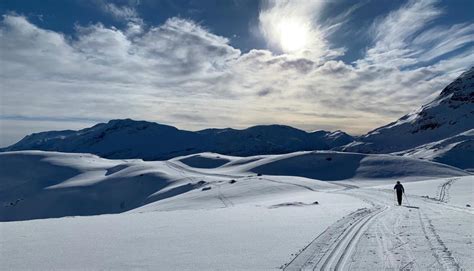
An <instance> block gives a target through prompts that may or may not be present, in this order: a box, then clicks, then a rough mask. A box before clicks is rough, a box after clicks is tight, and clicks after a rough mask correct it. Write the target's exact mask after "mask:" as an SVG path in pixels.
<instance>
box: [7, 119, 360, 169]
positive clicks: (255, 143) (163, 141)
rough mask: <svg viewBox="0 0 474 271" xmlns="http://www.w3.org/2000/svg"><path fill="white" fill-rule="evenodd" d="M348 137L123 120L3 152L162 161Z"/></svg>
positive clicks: (324, 145)
mask: <svg viewBox="0 0 474 271" xmlns="http://www.w3.org/2000/svg"><path fill="white" fill-rule="evenodd" d="M352 141H353V138H352V137H351V136H349V135H348V134H345V133H343V132H341V131H336V132H327V131H316V132H311V133H308V132H305V131H302V130H299V129H295V128H292V127H289V126H283V125H261V126H254V127H250V128H247V129H244V130H235V129H207V130H202V131H198V132H190V131H184V130H179V129H177V128H175V127H172V126H167V125H161V124H157V123H153V122H146V121H134V120H130V119H124V120H111V121H109V122H108V123H100V124H97V125H95V126H93V127H91V128H86V129H83V130H79V131H70V130H67V131H52V132H42V133H35V134H31V135H28V136H26V137H25V138H23V139H22V140H20V141H19V142H18V143H16V144H13V145H12V146H10V147H7V148H4V149H3V151H18V150H44V151H60V152H73V153H92V154H96V155H99V156H101V157H104V158H112V159H134V158H141V159H144V160H167V159H170V158H173V157H177V156H182V155H188V154H194V153H200V152H216V153H221V154H229V155H240V156H250V155H257V154H278V153H289V152H295V151H305V150H306V151H308V150H328V149H331V148H334V147H338V146H342V145H345V144H348V143H349V142H352Z"/></svg>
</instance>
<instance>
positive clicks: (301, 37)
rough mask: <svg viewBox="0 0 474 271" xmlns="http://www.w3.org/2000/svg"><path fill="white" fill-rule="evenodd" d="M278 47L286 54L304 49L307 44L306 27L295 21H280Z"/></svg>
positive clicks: (307, 31)
mask: <svg viewBox="0 0 474 271" xmlns="http://www.w3.org/2000/svg"><path fill="white" fill-rule="evenodd" d="M278 32H279V34H280V46H281V49H282V50H283V51H284V52H286V53H291V52H295V51H299V50H302V49H305V47H306V46H307V43H308V36H309V29H308V26H307V25H305V24H304V23H302V22H298V21H296V20H282V21H281V22H280V23H279V25H278Z"/></svg>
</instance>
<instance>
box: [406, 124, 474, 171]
mask: <svg viewBox="0 0 474 271" xmlns="http://www.w3.org/2000/svg"><path fill="white" fill-rule="evenodd" d="M400 154H402V155H404V156H408V157H413V158H418V159H425V160H430V161H436V162H440V163H443V164H447V165H452V166H455V167H458V168H462V169H467V170H474V129H471V130H468V131H466V132H463V133H460V134H458V135H455V136H452V137H449V138H446V139H443V140H440V141H435V142H431V143H428V144H425V145H421V146H418V147H416V148H413V149H409V150H406V151H404V152H401V153H400Z"/></svg>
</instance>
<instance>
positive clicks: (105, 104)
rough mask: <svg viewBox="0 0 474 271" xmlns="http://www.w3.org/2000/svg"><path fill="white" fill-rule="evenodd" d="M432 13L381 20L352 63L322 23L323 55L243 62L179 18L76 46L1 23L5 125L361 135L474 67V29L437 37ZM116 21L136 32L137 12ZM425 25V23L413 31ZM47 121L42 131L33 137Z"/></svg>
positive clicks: (423, 7)
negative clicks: (109, 124) (108, 122)
mask: <svg viewBox="0 0 474 271" xmlns="http://www.w3.org/2000/svg"><path fill="white" fill-rule="evenodd" d="M308 2H309V1H291V2H285V1H281V2H278V3H279V4H278V3H276V2H274V3H273V2H272V3H271V2H268V6H265V7H264V9H263V12H267V13H266V14H267V15H268V16H269V17H268V18H267V19H268V20H269V21H272V20H273V19H274V17H273V16H275V14H280V16H297V15H298V14H303V15H304V16H307V18H309V16H313V15H312V14H313V13H314V12H316V14H317V13H318V12H319V11H318V10H319V9H321V8H323V6H318V5H324V4H318V5H316V4H315V6H314V7H313V6H311V5H310V4H308ZM435 4H436V3H435V2H433V1H417V2H414V1H410V2H408V3H407V4H406V5H403V6H402V7H401V8H400V9H398V10H396V11H392V12H391V13H389V14H388V15H386V16H384V17H380V18H378V19H377V20H376V21H375V22H374V24H373V26H372V28H371V29H372V33H373V35H372V38H373V43H372V44H371V45H370V46H369V47H368V48H367V50H366V53H365V56H364V57H363V58H361V59H359V60H357V61H356V62H355V63H345V62H343V61H341V60H337V58H334V56H335V55H337V52H338V51H337V50H335V51H334V49H332V45H331V43H330V39H329V38H328V36H327V35H326V29H328V28H327V27H326V26H322V25H316V24H314V22H315V20H311V22H312V23H311V26H310V27H311V30H310V31H316V32H312V33H315V34H318V35H319V34H321V35H320V36H318V37H317V40H318V42H319V43H318V42H316V43H315V45H316V46H315V47H311V48H312V49H311V50H314V51H311V52H309V53H308V52H294V53H278V52H276V51H271V50H256V49H254V50H250V51H249V52H246V53H242V52H241V51H240V50H238V49H236V48H234V47H233V46H231V45H230V41H229V39H228V38H226V37H223V36H219V35H216V34H213V33H212V32H211V31H210V30H208V29H206V28H205V27H203V26H201V25H199V24H197V23H196V22H193V21H191V20H186V19H182V18H176V17H174V18H170V19H168V20H167V21H166V22H164V23H163V24H161V25H156V26H155V25H146V24H144V23H143V24H141V25H140V31H135V32H131V31H130V27H129V26H130V25H129V24H127V25H125V27H124V28H122V29H121V28H116V27H107V26H104V25H103V24H100V23H97V24H90V25H85V26H81V25H78V26H76V32H75V33H74V34H73V35H71V36H69V35H64V34H62V33H59V32H55V31H51V30H47V29H43V28H40V27H38V26H36V25H34V24H32V23H31V22H30V21H29V20H28V19H27V18H26V17H24V16H20V15H14V14H9V15H4V16H3V20H2V21H1V22H0V51H1V52H8V54H6V53H4V54H1V55H0V58H1V62H2V69H0V80H1V81H2V84H1V85H0V88H1V97H0V98H1V115H2V116H7V117H8V116H15V118H14V119H12V118H0V125H2V127H8V129H11V128H12V127H15V123H18V127H21V129H20V128H18V129H19V130H18V131H21V132H25V131H28V132H31V129H30V130H28V129H26V128H25V127H38V129H39V127H41V128H42V129H44V127H45V125H46V123H48V125H50V124H51V127H52V128H57V127H58V123H59V122H58V121H52V120H58V119H60V120H66V122H67V120H68V119H69V120H72V121H71V123H70V124H68V125H67V126H68V127H75V126H74V125H73V123H72V122H74V123H76V126H77V123H79V122H80V123H81V125H85V123H88V122H89V120H90V124H93V123H92V122H93V120H95V119H116V118H134V119H146V120H153V121H158V122H161V123H166V124H171V125H175V126H178V127H180V128H184V129H196V130H197V129H202V128H207V127H229V126H231V127H234V128H244V127H247V126H251V125H255V124H271V123H281V124H289V125H292V126H296V127H299V128H302V129H306V130H316V129H331V130H334V129H342V130H345V131H348V132H351V133H354V134H360V133H363V132H366V131H368V130H371V129H373V128H375V127H377V126H379V125H383V124H386V123H387V122H389V121H392V120H394V119H396V118H398V117H400V116H401V115H403V114H405V113H407V112H408V111H410V110H412V109H415V108H417V107H418V106H419V105H420V104H421V103H422V102H426V101H428V99H430V98H432V97H433V95H435V94H436V93H438V92H439V91H440V90H441V89H442V88H443V87H444V86H445V85H446V84H447V83H449V82H450V81H451V80H453V79H454V78H455V77H456V76H457V75H459V74H460V73H461V72H462V71H463V70H464V69H466V68H467V67H469V66H470V65H472V63H474V46H472V39H471V37H472V34H473V29H472V28H473V26H472V24H469V23H464V24H463V23H461V24H456V25H451V26H445V25H440V24H438V25H433V24H432V22H433V21H434V20H436V18H437V16H439V14H442V10H441V9H439V8H438V7H436V5H435ZM298 5H301V6H298ZM308 5H309V6H308ZM275 8H277V9H275ZM310 8H311V9H310ZM306 9H308V10H306ZM111 10H113V9H111ZM276 11H278V12H280V13H278V12H276ZM110 12H111V13H113V12H116V13H117V15H116V16H117V18H121V19H122V20H125V21H126V22H130V21H132V23H135V24H137V23H136V22H133V20H134V19H131V18H138V14H136V13H135V12H132V11H127V10H126V9H125V10H121V11H110ZM275 12H276V13H275ZM417 13H420V14H419V15H417V16H420V21H421V22H414V21H413V20H414V18H415V17H416V16H415V15H416V14H417ZM348 14H351V13H348ZM414 14H415V15H414ZM270 15H271V16H270ZM347 16H349V15H341V16H339V17H338V18H335V19H334V20H332V21H331V23H330V24H327V25H335V22H336V21H345V19H347ZM267 19H265V20H267ZM127 20H128V21H127ZM265 20H263V19H262V21H261V23H262V27H263V28H265V27H266V26H264V21H265ZM316 21H317V20H316ZM415 21H416V20H415ZM335 28H337V26H335ZM384 29H385V31H384ZM269 31H270V30H269ZM318 31H322V32H318ZM331 31H337V30H334V28H331ZM336 33H337V32H336ZM448 34H449V35H448ZM269 35H270V36H271V35H274V34H270V33H269ZM275 35H276V34H275ZM270 36H268V37H267V38H268V40H269V42H270V40H271V39H272V37H270ZM443 36H444V38H443ZM469 40H470V41H469ZM39 120H41V121H42V123H43V124H44V125H43V124H42V125H41V126H38V125H36V126H35V123H37V122H38V121H39ZM77 120H79V121H77ZM25 123H28V124H31V125H26V124H25ZM52 123H54V125H53V124H52ZM61 123H64V122H61ZM65 128H66V127H65ZM78 128H79V127H78ZM18 131H17V132H9V133H10V134H9V135H8V136H9V137H14V136H15V135H16V136H18V134H19V133H20V132H18ZM2 136H3V135H2ZM7 141H9V142H10V141H11V139H9V140H7Z"/></svg>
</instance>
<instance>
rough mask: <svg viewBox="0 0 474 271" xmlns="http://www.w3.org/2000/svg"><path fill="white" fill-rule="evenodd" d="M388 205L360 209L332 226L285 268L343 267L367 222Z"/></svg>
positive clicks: (339, 268) (319, 268)
mask: <svg viewBox="0 0 474 271" xmlns="http://www.w3.org/2000/svg"><path fill="white" fill-rule="evenodd" d="M387 208H388V207H376V208H374V209H370V210H369V209H361V210H358V211H356V212H353V213H351V214H350V215H348V216H347V217H346V218H344V219H341V220H340V221H338V222H336V223H335V224H333V225H331V226H330V227H329V228H328V229H326V231H324V232H323V233H322V234H321V235H320V236H318V237H317V238H316V239H314V240H313V241H312V242H311V243H310V244H309V245H308V246H306V247H305V248H304V249H303V250H302V251H301V252H300V253H298V254H297V255H296V257H295V258H294V259H293V260H292V261H291V262H290V263H289V264H288V265H287V266H286V267H285V268H284V270H341V269H343V268H344V267H345V265H346V264H347V261H348V260H349V259H350V256H351V255H352V253H353V250H354V248H355V246H356V244H357V242H358V240H359V238H360V236H361V235H362V234H363V232H364V231H365V230H366V228H367V225H368V224H369V223H370V222H371V221H373V220H374V219H376V218H377V216H378V215H380V214H381V213H382V212H384V211H385V210H386V209H387ZM347 224H349V226H346V225H347ZM334 236H336V237H334ZM333 239H335V240H333Z"/></svg>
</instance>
